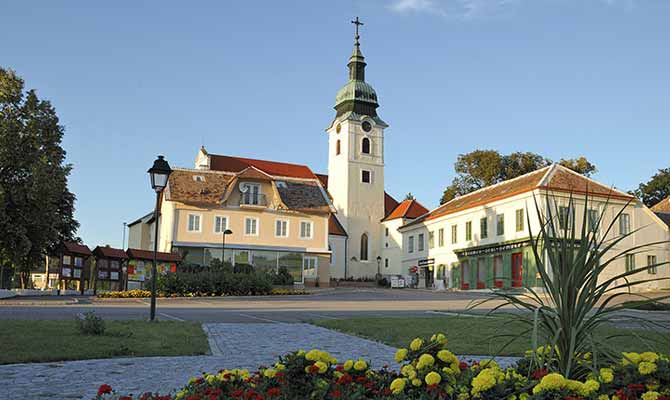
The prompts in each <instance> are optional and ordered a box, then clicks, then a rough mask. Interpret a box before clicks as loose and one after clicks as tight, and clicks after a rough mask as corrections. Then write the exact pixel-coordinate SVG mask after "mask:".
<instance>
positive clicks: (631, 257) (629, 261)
mask: <svg viewBox="0 0 670 400" xmlns="http://www.w3.org/2000/svg"><path fill="white" fill-rule="evenodd" d="M634 269H635V254H626V272H630V271H632V270H634Z"/></svg>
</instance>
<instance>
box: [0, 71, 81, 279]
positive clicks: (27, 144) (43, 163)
mask: <svg viewBox="0 0 670 400" xmlns="http://www.w3.org/2000/svg"><path fill="white" fill-rule="evenodd" d="M23 90H24V82H23V80H22V79H21V78H19V77H18V76H17V75H16V74H15V73H14V71H12V70H5V69H3V68H0V231H2V232H3V235H1V236H0V259H1V260H4V261H5V263H6V264H7V265H8V266H10V267H11V268H13V269H14V270H16V272H18V273H19V278H20V282H21V286H22V287H26V286H27V285H28V282H29V278H30V271H31V269H32V267H33V266H35V265H39V264H40V262H41V259H42V257H43V256H44V255H45V254H46V253H49V252H53V251H54V250H55V249H56V248H57V247H58V245H59V244H60V243H62V242H63V241H64V240H72V239H73V237H74V233H75V232H76V230H77V228H78V227H79V223H78V222H77V221H76V220H75V219H74V202H75V196H74V194H72V193H71V192H70V191H69V189H68V181H67V180H68V176H69V175H70V171H71V169H72V167H71V166H70V165H68V164H65V151H64V150H63V148H62V147H61V141H62V138H63V133H64V129H63V127H62V126H60V125H59V124H58V117H57V115H56V111H55V109H54V108H53V107H52V105H51V103H50V102H48V101H46V100H40V99H39V98H38V97H37V94H36V93H35V91H34V90H30V91H28V92H26V93H24V91H23Z"/></svg>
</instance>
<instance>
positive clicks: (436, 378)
mask: <svg viewBox="0 0 670 400" xmlns="http://www.w3.org/2000/svg"><path fill="white" fill-rule="evenodd" d="M425 380H426V384H427V385H439V383H440V381H442V376H440V374H438V373H437V372H435V371H433V372H429V373H428V375H426V378H425Z"/></svg>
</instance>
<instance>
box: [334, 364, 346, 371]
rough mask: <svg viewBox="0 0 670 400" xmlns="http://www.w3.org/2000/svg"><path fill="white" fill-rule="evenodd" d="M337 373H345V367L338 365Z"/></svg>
mask: <svg viewBox="0 0 670 400" xmlns="http://www.w3.org/2000/svg"><path fill="white" fill-rule="evenodd" d="M335 371H338V372H342V371H344V366H342V365H338V366H337V367H335Z"/></svg>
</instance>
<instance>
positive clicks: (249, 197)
mask: <svg viewBox="0 0 670 400" xmlns="http://www.w3.org/2000/svg"><path fill="white" fill-rule="evenodd" d="M240 204H244V205H253V206H258V205H263V195H262V194H261V185H260V184H258V183H247V182H243V183H241V184H240Z"/></svg>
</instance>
